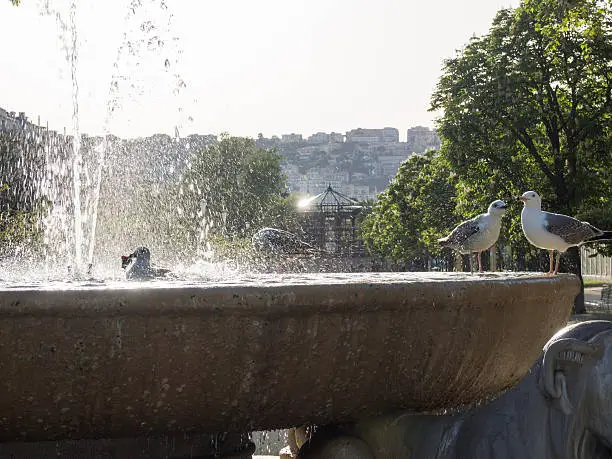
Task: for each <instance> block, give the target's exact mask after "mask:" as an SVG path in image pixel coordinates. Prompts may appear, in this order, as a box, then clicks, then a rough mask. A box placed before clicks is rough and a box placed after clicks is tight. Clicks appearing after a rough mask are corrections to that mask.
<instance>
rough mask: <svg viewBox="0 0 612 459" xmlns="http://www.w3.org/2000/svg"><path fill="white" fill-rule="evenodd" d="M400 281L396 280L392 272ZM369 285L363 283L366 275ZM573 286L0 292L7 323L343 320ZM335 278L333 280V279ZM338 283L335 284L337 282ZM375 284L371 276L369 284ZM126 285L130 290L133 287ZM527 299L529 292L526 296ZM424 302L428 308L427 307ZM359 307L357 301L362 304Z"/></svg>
mask: <svg viewBox="0 0 612 459" xmlns="http://www.w3.org/2000/svg"><path fill="white" fill-rule="evenodd" d="M392 274H395V273H392ZM360 277H362V278H364V279H365V277H364V276H360ZM572 278H573V279H574V281H575V287H576V290H578V287H579V281H578V278H577V277H576V276H573V275H560V276H557V277H545V276H543V275H533V273H532V274H531V275H522V276H512V277H506V276H503V277H502V276H495V277H486V278H485V277H473V278H467V279H466V278H465V277H459V276H449V279H448V280H449V281H448V282H444V280H443V279H433V280H432V279H423V278H418V279H410V278H408V279H406V280H404V281H400V280H398V279H397V278H396V276H393V277H391V278H388V277H383V276H379V278H378V279H375V280H374V282H369V281H368V282H365V281H359V282H352V283H347V282H344V283H337V282H333V281H332V282H325V280H326V278H325V277H322V278H321V282H319V283H296V282H293V283H292V282H287V281H285V282H283V283H275V284H269V285H263V284H252V285H248V284H244V283H242V284H239V283H236V284H210V285H206V284H204V285H202V284H200V285H197V286H196V285H194V284H184V283H183V284H171V285H168V283H157V284H156V285H155V286H152V287H151V288H147V287H145V288H115V287H114V286H104V287H99V286H96V287H89V286H88V287H81V288H73V289H68V290H61V289H39V288H25V289H24V288H12V289H8V290H0V316H3V317H15V316H31V315H33V314H35V315H37V316H70V317H91V316H118V315H122V316H128V315H142V314H146V315H147V316H156V315H181V316H186V315H191V314H194V315H201V314H211V315H242V314H245V315H254V316H261V317H266V316H270V315H271V314H272V315H295V314H298V315H299V314H310V313H312V312H313V311H316V312H317V313H330V314H333V313H338V312H346V311H349V310H350V311H354V312H375V311H377V310H393V309H398V310H400V309H405V308H406V307H416V308H441V309H443V306H440V305H441V304H447V302H448V299H449V298H454V299H457V300H458V299H460V298H461V297H463V296H464V295H466V294H468V290H469V295H474V289H477V290H478V292H479V294H480V295H483V298H488V299H489V300H490V301H489V302H490V304H492V305H493V304H494V303H495V301H496V299H498V298H499V297H500V289H502V291H504V292H505V291H508V289H512V288H513V287H514V288H516V285H517V284H520V285H521V286H523V287H525V289H529V292H528V294H529V295H530V296H531V297H532V298H537V297H541V298H544V297H546V296H548V295H550V292H549V291H547V290H546V289H544V290H543V291H541V292H540V291H539V288H538V286H539V285H540V284H543V283H544V284H546V285H548V286H550V285H551V284H553V285H554V284H558V285H559V286H561V285H562V284H563V283H565V282H567V280H568V279H572ZM329 279H330V278H328V279H327V280H329ZM331 279H333V278H331ZM367 279H368V280H370V277H369V276H368V277H367ZM125 284H128V283H127V282H126V283H125ZM515 294H516V292H515ZM524 294H525V295H527V292H524ZM424 299H425V301H423V300H424ZM355 300H358V301H355Z"/></svg>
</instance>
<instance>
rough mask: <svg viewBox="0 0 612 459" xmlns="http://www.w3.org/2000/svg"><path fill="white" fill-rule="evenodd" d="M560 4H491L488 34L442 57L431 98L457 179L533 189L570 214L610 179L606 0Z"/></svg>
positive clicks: (611, 48) (543, 0)
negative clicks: (505, 7)
mask: <svg viewBox="0 0 612 459" xmlns="http://www.w3.org/2000/svg"><path fill="white" fill-rule="evenodd" d="M559 5H562V3H560V2H558V1H557V0H525V1H524V2H523V4H522V5H521V7H520V8H518V9H516V10H502V11H500V12H499V13H498V14H497V17H496V18H495V20H494V22H493V25H492V28H491V30H490V33H489V34H488V35H485V36H484V37H480V38H475V39H473V40H472V41H471V43H470V44H469V45H467V46H466V47H465V48H464V49H463V50H461V51H460V52H459V54H458V56H457V57H456V58H454V59H450V60H448V61H446V63H445V66H444V70H443V75H442V77H441V78H440V81H439V83H438V86H437V89H436V91H435V93H434V95H433V97H432V108H433V109H441V110H443V111H444V116H443V117H442V118H441V119H440V120H439V124H438V131H439V134H440V135H441V136H442V137H443V139H444V142H443V148H442V152H443V154H444V156H445V157H446V158H447V159H448V160H449V162H450V164H451V166H452V167H453V168H454V169H456V170H457V172H458V174H459V176H460V178H461V181H463V182H465V183H469V184H472V183H474V181H475V180H476V181H478V179H480V181H484V180H487V181H488V180H489V179H490V178H491V177H492V180H491V181H492V182H499V181H502V185H503V187H502V188H503V189H504V190H503V191H506V192H507V193H508V194H509V193H510V192H511V193H514V192H518V191H526V190H527V189H535V190H537V191H539V192H540V194H541V195H543V197H544V199H545V201H546V202H547V203H548V204H549V205H550V208H551V209H552V210H555V211H562V212H567V213H571V214H576V213H577V212H578V211H579V210H580V209H581V208H582V207H583V206H584V204H585V202H586V201H591V200H592V199H591V198H592V197H593V196H604V195H609V189H610V185H612V182H611V181H610V172H609V171H610V170H611V168H612V155H611V154H610V146H611V144H610V125H611V123H610V121H611V119H610V116H611V115H610V114H611V108H612V93H611V91H612V68H611V67H610V56H612V41H611V40H610V38H611V26H610V15H611V13H610V11H612V9H611V8H610V6H612V4H611V2H610V0H606V1H603V2H602V1H601V0H585V1H583V2H577V3H576V4H575V5H574V6H573V7H572V8H562V7H560V6H559ZM605 5H607V8H606V6H605ZM468 188H469V186H468ZM606 190H607V191H606ZM468 191H469V190H468ZM466 197H471V196H470V194H469V192H468V193H467V194H466ZM472 197H473V196H472ZM480 204H481V205H482V204H484V202H480ZM600 204H601V203H596V205H600ZM606 205H607V203H606ZM593 223H596V222H593Z"/></svg>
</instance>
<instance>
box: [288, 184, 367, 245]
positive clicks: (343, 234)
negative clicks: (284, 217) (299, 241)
mask: <svg viewBox="0 0 612 459" xmlns="http://www.w3.org/2000/svg"><path fill="white" fill-rule="evenodd" d="M298 206H299V210H300V212H301V213H302V215H303V221H304V231H305V232H306V234H307V237H308V239H309V242H310V243H312V244H314V245H316V246H317V247H319V248H321V249H323V250H325V251H327V252H329V253H333V254H336V255H339V256H343V257H362V256H363V255H364V249H363V243H362V241H361V240H360V239H359V238H357V225H356V218H357V215H359V213H360V212H361V210H362V209H363V206H362V205H361V204H359V202H357V201H356V200H355V199H352V198H349V197H348V196H345V195H343V194H342V193H339V192H338V191H335V190H334V189H333V188H332V187H331V185H329V186H328V187H327V189H326V190H325V191H324V192H323V193H320V194H318V195H316V196H312V197H310V198H306V199H304V200H302V201H301V202H300V203H299V204H298Z"/></svg>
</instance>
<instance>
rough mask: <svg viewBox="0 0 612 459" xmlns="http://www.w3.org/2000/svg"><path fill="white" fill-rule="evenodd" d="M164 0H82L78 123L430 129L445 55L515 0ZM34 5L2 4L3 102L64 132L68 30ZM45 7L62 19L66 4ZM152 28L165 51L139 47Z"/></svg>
mask: <svg viewBox="0 0 612 459" xmlns="http://www.w3.org/2000/svg"><path fill="white" fill-rule="evenodd" d="M162 1H163V0H150V1H149V2H148V3H147V0H144V1H143V3H145V4H146V5H145V6H143V7H142V8H140V9H138V10H136V11H135V12H133V13H132V12H130V11H129V7H128V4H129V3H130V2H129V1H128V0H104V1H91V0H90V1H87V0H80V1H79V2H78V7H77V10H76V17H77V31H78V33H77V37H78V42H79V48H78V49H79V57H78V67H77V69H78V74H77V80H78V82H79V107H80V115H81V116H80V124H81V131H82V132H88V133H92V134H97V133H101V132H103V130H104V126H105V119H106V115H107V112H108V109H109V108H108V107H109V101H115V100H116V101H118V102H119V103H120V104H121V108H120V109H118V110H116V111H115V112H114V113H113V116H111V117H110V121H109V124H108V126H109V129H110V131H111V132H113V133H115V134H117V135H120V136H125V137H135V136H141V135H150V134H152V133H155V132H165V133H168V134H173V133H174V126H176V125H179V126H180V129H179V130H180V133H181V135H187V134H190V133H200V134H205V133H215V134H218V133H220V132H224V131H226V132H230V133H231V134H235V135H248V136H256V135H257V133H259V132H262V133H263V134H264V135H266V136H268V137H269V136H271V135H273V134H277V135H280V134H283V133H290V132H297V133H302V134H304V135H306V136H307V135H310V134H312V133H313V132H317V131H326V132H330V131H336V132H345V131H347V130H349V129H352V128H356V127H372V128H374V127H383V126H393V127H396V128H398V129H399V130H400V138H405V135H406V134H405V131H406V129H407V128H409V127H411V126H415V125H426V126H432V127H433V120H434V118H435V116H436V114H434V113H430V112H428V111H427V109H428V107H429V99H430V95H431V92H432V90H433V88H434V87H435V84H436V82H437V79H438V77H439V75H440V70H441V66H442V61H443V59H445V58H448V57H452V56H453V54H454V52H455V50H456V49H458V48H460V47H462V46H464V45H465V44H466V43H467V42H468V40H469V38H470V37H471V36H472V35H473V34H476V35H481V34H484V33H486V32H487V31H488V29H489V26H490V24H491V20H492V19H493V17H494V15H495V13H496V11H498V10H499V9H500V8H504V7H515V6H517V5H518V3H519V2H518V0H503V1H502V0H464V1H463V2H457V1H456V0H427V1H411V0H377V1H374V0H370V1H365V0H257V1H255V0H166V2H167V6H168V8H167V9H166V10H164V9H163V8H161V7H160V2H162ZM42 3H43V2H42V1H41V0H38V1H37V0H22V5H21V6H20V7H18V8H15V7H12V6H11V5H10V2H8V1H7V0H0V31H2V45H1V46H2V60H0V88H1V89H0V107H2V108H5V109H7V110H9V111H11V110H13V111H16V112H19V111H24V112H26V114H27V115H28V116H29V117H30V119H33V120H34V121H36V119H37V117H38V116H40V117H41V122H42V123H43V124H44V123H45V122H47V121H48V123H49V126H50V127H51V128H52V129H57V130H62V129H63V127H64V126H65V127H66V128H67V130H68V131H71V130H72V100H71V94H72V92H71V91H72V90H71V79H70V67H69V65H68V64H67V62H66V60H65V52H64V51H62V43H63V42H65V41H66V40H67V39H70V33H69V32H67V33H63V35H64V36H63V37H62V32H60V29H59V28H58V26H57V21H56V19H55V17H53V16H48V15H47V16H44V15H41V11H42ZM50 5H51V7H52V8H54V9H56V10H57V11H58V12H59V13H60V16H61V18H63V20H64V21H66V22H68V1H67V0H56V1H51V2H50ZM145 21H150V24H146V23H145ZM143 24H144V25H143ZM151 27H154V28H153V29H152V30H150V29H151ZM156 36H157V37H159V38H160V40H162V41H163V42H164V45H163V47H160V45H159V44H157V45H155V44H153V45H151V46H150V47H148V48H147V46H145V45H143V40H144V41H147V40H148V39H150V38H152V37H156ZM122 44H123V45H124V46H123V48H121V49H122V51H121V52H120V51H119V50H120V47H121V46H122ZM127 44H129V45H131V48H132V53H133V54H132V55H130V54H129V52H128V50H129V46H127ZM113 75H115V78H113ZM111 81H117V82H118V88H117V89H115V90H113V91H110V88H111ZM183 83H184V86H185V87H183ZM176 90H178V95H177V94H173V91H174V92H176ZM179 109H180V110H179Z"/></svg>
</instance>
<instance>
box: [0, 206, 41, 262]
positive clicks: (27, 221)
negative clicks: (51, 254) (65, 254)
mask: <svg viewBox="0 0 612 459" xmlns="http://www.w3.org/2000/svg"><path fill="white" fill-rule="evenodd" d="M38 219H39V215H38V214H37V213H35V212H21V211H12V212H9V211H4V212H0V256H7V255H11V254H14V253H15V251H19V252H24V251H25V252H29V253H32V252H35V251H36V250H37V249H39V248H40V246H41V244H42V240H43V237H42V231H41V230H40V228H39V227H38Z"/></svg>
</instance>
